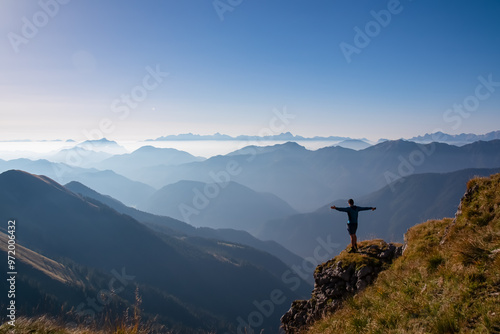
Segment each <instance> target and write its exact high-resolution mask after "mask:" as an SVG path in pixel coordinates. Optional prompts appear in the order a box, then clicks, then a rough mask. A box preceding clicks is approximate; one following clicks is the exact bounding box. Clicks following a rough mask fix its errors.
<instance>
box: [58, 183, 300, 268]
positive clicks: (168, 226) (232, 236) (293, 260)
mask: <svg viewBox="0 0 500 334" xmlns="http://www.w3.org/2000/svg"><path fill="white" fill-rule="evenodd" d="M65 187H66V188H67V189H69V190H71V191H72V192H74V193H76V194H80V195H82V196H84V197H88V198H91V199H94V200H97V201H99V202H101V203H103V204H106V205H107V206H109V207H111V208H113V209H115V210H116V211H118V212H120V213H123V214H126V215H129V216H131V217H132V218H134V219H136V220H137V221H139V222H141V223H144V224H146V225H147V226H149V227H150V228H152V229H154V230H159V231H161V232H163V233H166V234H168V235H170V236H173V237H186V236H190V237H201V238H208V239H216V240H221V241H228V242H231V243H237V244H242V245H247V246H250V247H253V248H255V249H258V250H261V251H264V252H267V253H270V254H272V255H274V256H275V257H277V258H278V259H280V260H281V261H283V262H284V263H285V264H286V265H288V266H290V267H291V266H294V265H301V263H302V261H303V259H302V258H301V257H299V256H297V255H296V254H294V253H292V252H290V251H289V250H287V249H286V248H284V247H283V246H281V245H280V244H278V243H277V242H275V241H261V240H259V239H257V238H255V237H254V236H252V235H251V234H250V233H248V232H245V231H240V230H235V229H212V228H209V227H198V228H196V227H194V226H192V225H189V224H187V223H184V222H182V221H180V220H177V219H174V218H171V217H167V216H160V215H154V214H151V213H147V212H144V211H140V210H137V209H134V208H131V207H128V206H126V205H125V204H123V203H121V202H120V201H118V200H116V199H114V198H112V197H110V196H105V195H102V194H99V193H98V192H96V191H94V190H92V189H90V188H89V187H87V186H85V185H83V184H81V183H80V182H75V181H73V182H70V183H68V184H66V185H65Z"/></svg>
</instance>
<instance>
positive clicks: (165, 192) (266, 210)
mask: <svg viewBox="0 0 500 334" xmlns="http://www.w3.org/2000/svg"><path fill="white" fill-rule="evenodd" d="M139 209H141V210H143V211H147V212H151V213H154V214H158V215H164V216H169V217H173V218H176V219H179V220H182V221H185V222H187V223H189V224H192V225H194V226H201V227H212V228H232V229H240V230H245V231H248V232H250V233H252V232H254V231H255V228H256V226H258V225H260V224H261V223H262V222H265V221H267V220H269V219H275V218H280V217H285V216H288V215H290V214H293V213H295V210H293V209H292V208H291V207H290V206H289V205H288V204H287V203H285V202H284V201H283V200H281V199H280V198H278V197H277V196H275V195H272V194H266V193H257V192H255V191H253V190H251V189H250V188H247V187H245V186H242V185H240V184H238V183H236V182H227V183H211V184H206V183H202V182H196V181H179V182H177V183H175V184H171V185H168V186H165V187H163V188H162V189H160V190H158V191H157V192H156V193H154V194H153V195H152V196H151V197H150V198H148V199H147V200H146V201H144V204H143V205H141V206H139Z"/></svg>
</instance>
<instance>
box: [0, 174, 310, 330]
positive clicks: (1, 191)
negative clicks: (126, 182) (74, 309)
mask: <svg viewBox="0 0 500 334" xmlns="http://www.w3.org/2000/svg"><path fill="white" fill-rule="evenodd" d="M13 217H14V218H15V219H16V221H17V222H18V224H19V226H18V229H17V238H18V240H19V242H20V243H22V244H23V245H24V246H26V247H28V248H30V249H31V250H33V251H35V252H37V253H39V254H41V255H43V256H46V257H49V258H51V259H54V260H56V261H57V260H59V259H62V258H68V259H71V260H72V261H74V262H76V263H78V264H81V265H84V266H88V267H92V268H95V269H97V270H100V271H104V272H112V271H113V270H115V271H118V272H120V270H122V272H124V271H125V272H126V273H127V274H128V275H130V276H134V278H133V281H134V284H139V285H144V286H146V287H147V288H148V289H150V290H151V289H156V291H157V293H156V294H148V295H147V298H146V296H145V297H143V305H144V307H145V308H146V310H147V312H150V313H152V314H158V316H159V321H165V322H166V323H169V321H168V319H169V318H170V317H174V315H177V316H176V318H177V319H182V320H178V321H181V322H182V324H183V326H184V327H185V328H187V329H189V328H191V329H198V330H203V331H209V330H211V329H220V330H222V329H231V328H234V327H235V326H237V324H238V323H237V319H238V317H243V316H245V315H247V314H250V313H251V312H253V311H254V309H255V306H254V304H253V301H255V300H267V299H268V298H269V294H270V292H271V291H274V290H275V289H279V290H280V291H282V292H283V298H286V299H290V298H294V296H295V295H297V293H299V294H300V291H301V290H300V288H299V287H298V286H297V285H294V286H293V287H295V289H294V290H292V289H291V288H290V287H289V286H287V284H285V281H283V280H282V278H281V277H278V276H277V274H276V272H275V273H270V272H269V271H267V270H265V269H264V268H265V267H266V266H268V267H271V266H272V267H274V268H278V269H275V271H279V272H280V274H282V273H286V272H287V271H288V268H287V267H286V266H285V265H284V264H283V263H281V262H280V261H279V260H277V259H275V258H271V257H270V256H269V255H268V254H267V255H265V253H262V252H261V254H260V255H259V256H264V255H265V256H267V259H268V260H269V261H270V263H269V264H267V265H263V266H262V267H256V266H255V265H252V263H251V262H249V261H243V260H241V258H242V257H241V256H240V257H237V256H235V257H234V258H233V257H230V255H231V254H232V253H231V252H230V251H228V250H226V254H227V255H226V256H223V255H224V254H222V253H218V252H217V250H216V249H215V246H216V243H215V245H213V244H212V246H210V248H211V249H212V251H211V252H208V251H207V249H208V247H196V246H194V244H193V243H187V242H183V241H182V240H179V239H175V238H172V237H169V236H167V235H165V234H163V235H158V234H155V233H154V232H153V231H151V230H150V229H148V228H147V227H145V226H144V225H142V224H140V223H139V222H137V221H136V220H134V219H133V218H131V217H129V216H126V215H122V214H119V213H117V212H116V211H114V210H112V209H111V208H109V207H107V206H104V205H102V204H100V203H99V202H97V201H95V202H90V201H87V200H84V199H83V198H82V197H80V196H79V195H76V194H74V193H72V192H71V191H69V190H68V189H66V188H64V187H63V186H61V185H59V184H57V183H56V182H54V181H53V180H51V179H49V178H47V177H44V176H36V175H32V174H28V173H26V172H22V171H8V172H5V173H3V174H1V175H0V220H3V221H7V220H8V219H12V218H13ZM224 247H226V248H231V247H233V245H231V244H227V245H224ZM244 249H245V247H244V246H241V245H238V250H239V251H242V250H244ZM252 252H255V251H254V250H252ZM280 265H281V266H282V269H281V270H279V266H280ZM300 285H301V284H300V282H299V286H300ZM242 287H244V288H242ZM304 287H306V285H302V287H301V288H302V289H303V288H304ZM161 296H167V297H168V298H169V300H172V301H175V302H171V303H165V299H162V298H160V297H161ZM235 296H238V298H235ZM285 296H286V297H285ZM146 305H148V306H147V307H146ZM179 305H182V307H180V306H179ZM283 308H284V305H281V304H280V305H275V309H276V311H277V312H275V313H273V316H270V317H268V318H265V319H263V320H262V323H261V324H260V325H261V326H262V327H263V328H266V329H268V330H271V329H272V328H275V327H274V325H275V324H276V325H277V322H278V320H277V318H278V315H279V312H280V310H281V309H283ZM187 329H186V330H187Z"/></svg>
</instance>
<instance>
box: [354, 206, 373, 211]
mask: <svg viewBox="0 0 500 334" xmlns="http://www.w3.org/2000/svg"><path fill="white" fill-rule="evenodd" d="M376 209H377V208H375V207H373V206H370V207H368V206H366V207H361V206H358V211H366V210H372V211H375V210H376Z"/></svg>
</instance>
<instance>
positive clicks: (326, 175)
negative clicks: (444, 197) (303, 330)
mask: <svg viewBox="0 0 500 334" xmlns="http://www.w3.org/2000/svg"><path fill="white" fill-rule="evenodd" d="M498 152H500V140H492V141H489V142H475V143H472V144H468V145H465V146H462V147H456V146H452V145H447V144H439V143H432V144H426V145H421V144H416V143H413V142H407V141H404V140H398V141H386V142H382V143H380V144H377V145H374V146H371V147H369V148H366V149H364V150H360V151H354V150H350V149H345V148H342V147H327V148H323V149H320V150H317V151H309V150H307V149H305V148H304V147H302V146H300V145H298V144H296V143H286V144H283V145H274V146H270V147H264V148H256V147H249V148H244V149H242V150H239V151H238V152H236V153H235V154H229V155H227V156H217V157H213V158H210V159H207V160H205V161H203V162H195V163H189V164H183V165H181V166H167V167H161V168H158V167H155V168H146V169H143V170H141V173H140V175H141V177H140V178H139V177H138V178H136V179H137V180H139V181H141V182H144V183H146V184H150V185H152V186H155V187H157V186H161V185H167V184H173V183H175V182H178V181H180V180H193V181H200V182H205V183H210V182H214V175H219V177H221V175H225V176H227V177H229V179H230V180H231V181H235V182H238V183H240V184H242V185H244V186H247V187H249V188H251V189H253V190H255V191H260V192H269V193H273V194H275V195H277V196H278V197H280V198H282V199H283V200H285V201H286V202H287V203H289V204H290V205H291V206H292V207H293V208H294V209H296V210H298V211H301V212H307V211H311V210H314V209H315V208H317V207H318V206H319V205H321V203H326V202H327V201H333V200H335V199H338V198H341V197H343V196H346V195H345V194H346V193H349V194H350V195H349V196H350V197H359V196H363V195H366V194H369V193H371V192H373V191H375V190H378V189H380V188H382V187H383V186H386V185H388V184H389V183H391V182H393V181H395V180H398V179H401V178H403V179H404V177H407V176H410V175H413V174H417V173H446V172H452V171H457V170H461V169H466V168H496V167H500V154H498ZM228 166H233V167H234V166H236V167H234V168H233V169H234V171H235V173H232V174H231V173H228Z"/></svg>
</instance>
